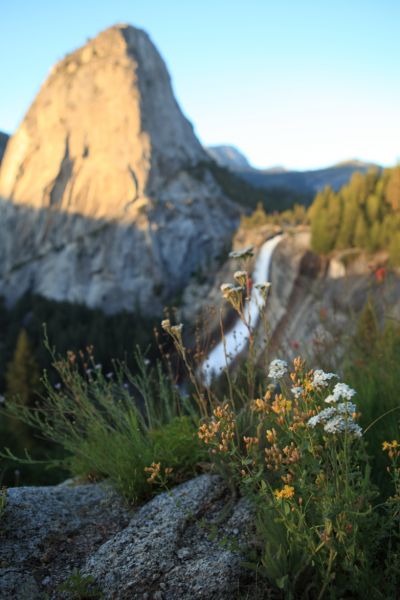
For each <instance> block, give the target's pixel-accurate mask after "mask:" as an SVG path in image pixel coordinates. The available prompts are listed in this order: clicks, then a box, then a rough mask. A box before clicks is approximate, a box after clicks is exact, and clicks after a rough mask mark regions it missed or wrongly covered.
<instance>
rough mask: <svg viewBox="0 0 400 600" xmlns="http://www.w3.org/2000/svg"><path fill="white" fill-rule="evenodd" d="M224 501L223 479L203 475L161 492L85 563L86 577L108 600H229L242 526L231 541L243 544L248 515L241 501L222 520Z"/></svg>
mask: <svg viewBox="0 0 400 600" xmlns="http://www.w3.org/2000/svg"><path fill="white" fill-rule="evenodd" d="M227 503H229V494H228V492H227V490H226V488H225V486H224V484H223V482H222V481H221V479H219V478H218V477H215V476H208V475H203V476H200V477H198V478H196V479H194V480H192V481H189V482H187V483H184V484H182V485H180V486H178V487H177V488H175V489H174V490H173V491H172V492H171V493H168V494H161V495H160V496H157V497H156V498H154V499H153V500H152V501H151V502H149V503H148V504H146V505H145V506H143V507H142V508H141V509H140V510H139V511H138V513H137V514H136V515H135V517H134V518H133V519H132V521H131V523H130V525H129V526H128V527H127V528H126V529H124V531H122V532H120V533H119V534H116V535H115V536H114V537H113V538H112V539H110V540H109V541H108V542H106V543H105V544H104V545H103V546H102V547H101V548H99V550H98V551H97V552H95V553H94V554H93V555H92V556H91V557H90V558H89V559H88V560H87V562H86V565H85V567H84V569H83V573H85V574H86V575H89V574H90V575H92V576H94V578H95V580H96V584H97V585H98V586H99V588H100V589H101V591H102V592H103V594H104V597H105V598H109V599H118V600H119V599H121V600H123V599H130V600H134V599H141V600H144V599H145V598H152V599H155V598H162V599H163V600H175V599H177V598H179V599H182V600H184V599H185V598H188V599H189V598H204V599H209V600H211V599H215V600H217V599H218V600H221V599H223V598H226V599H228V598H229V599H230V598H233V597H234V595H235V593H236V592H237V590H238V588H239V582H240V578H241V576H242V574H243V573H242V567H241V556H240V554H239V553H238V552H237V551H236V550H235V549H233V548H231V547H230V541H229V540H231V539H232V538H233V537H234V535H233V531H234V530H235V529H238V530H239V529H240V533H241V535H240V536H236V541H237V543H240V542H241V541H243V539H244V532H245V531H246V528H248V527H249V523H250V521H251V513H250V511H249V508H248V506H247V504H246V503H245V502H244V501H243V500H239V501H238V502H236V503H234V504H233V508H232V511H228V513H229V515H230V516H227V517H226V518H225V519H222V518H221V511H222V514H223V511H224V508H225V509H226V508H227ZM221 521H222V522H221ZM211 533H212V535H211ZM223 540H226V541H229V542H228V543H227V544H221V542H222V541H223Z"/></svg>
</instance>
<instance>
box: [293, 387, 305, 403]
mask: <svg viewBox="0 0 400 600" xmlns="http://www.w3.org/2000/svg"><path fill="white" fill-rule="evenodd" d="M290 391H291V392H292V394H293V396H294V397H295V398H296V400H297V398H300V396H301V395H302V393H303V392H304V389H303V388H302V387H301V386H298V387H292V389H291V390H290Z"/></svg>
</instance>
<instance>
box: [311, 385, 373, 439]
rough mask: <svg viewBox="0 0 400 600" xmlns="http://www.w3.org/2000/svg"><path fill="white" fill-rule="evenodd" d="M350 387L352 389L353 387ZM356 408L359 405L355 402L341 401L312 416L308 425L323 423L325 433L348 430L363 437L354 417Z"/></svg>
mask: <svg viewBox="0 0 400 600" xmlns="http://www.w3.org/2000/svg"><path fill="white" fill-rule="evenodd" d="M337 385H342V386H345V385H346V384H344V383H343V384H337ZM335 387H337V386H335ZM346 387H348V386H346ZM348 389H349V390H351V388H348ZM351 391H352V392H354V390H351ZM354 394H355V392H354ZM354 394H353V395H354ZM329 397H330V396H328V398H329ZM332 397H333V395H332ZM335 402H336V400H335ZM356 410H357V407H356V405H355V404H353V402H339V404H337V405H336V406H330V407H329V408H325V409H324V410H321V412H319V413H318V414H317V415H315V416H314V417H311V419H309V420H308V421H307V425H308V426H309V427H311V428H313V429H314V427H316V426H317V425H320V424H321V425H323V426H324V431H325V433H332V434H334V433H343V432H347V433H351V434H353V435H354V436H356V437H361V436H362V429H361V427H360V426H359V425H357V423H355V422H354V419H353V415H354V413H355V412H356Z"/></svg>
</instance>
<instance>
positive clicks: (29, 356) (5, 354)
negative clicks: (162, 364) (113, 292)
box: [0, 294, 158, 397]
mask: <svg viewBox="0 0 400 600" xmlns="http://www.w3.org/2000/svg"><path fill="white" fill-rule="evenodd" d="M44 324H45V326H46V331H47V335H48V338H49V341H50V343H51V345H52V346H54V347H55V348H56V349H57V353H59V354H62V355H65V353H66V352H67V351H68V350H72V351H74V352H78V351H79V350H85V348H86V347H87V346H93V347H94V354H95V357H96V361H97V362H98V363H99V364H101V365H102V369H103V370H105V372H106V371H109V370H111V366H112V364H111V363H112V360H113V359H120V360H124V361H126V362H127V364H129V366H132V362H133V352H134V349H135V347H136V345H139V346H141V348H146V347H147V346H148V345H149V344H151V342H152V340H153V339H154V338H153V327H154V326H155V324H156V323H155V321H154V320H151V319H146V318H144V317H143V315H140V314H138V313H137V312H136V313H135V314H133V313H128V312H121V313H119V314H116V315H105V314H104V313H103V312H102V311H101V310H97V309H91V308H88V307H87V306H84V305H82V304H72V303H70V302H57V301H55V300H48V299H47V298H43V297H42V296H38V295H31V294H26V295H24V296H23V297H21V298H20V299H19V300H18V301H17V303H16V304H15V305H14V306H13V307H11V308H6V305H5V303H4V300H3V299H2V298H0V332H1V335H0V394H2V395H4V394H5V393H7V391H9V392H17V393H18V394H20V395H22V396H23V397H25V394H26V392H25V391H24V390H23V389H22V388H21V386H23V381H24V380H25V379H27V380H29V387H30V390H31V393H32V391H33V388H34V387H35V386H33V385H32V381H36V382H38V379H39V378H38V373H41V372H42V371H43V369H47V370H50V371H51V364H50V356H49V353H48V352H47V350H46V348H45V347H44V344H43V338H44ZM157 324H158V321H157ZM152 352H153V353H154V352H155V350H154V348H153V350H152ZM22 372H23V373H25V375H24V376H22V375H21V373H22ZM27 373H29V374H30V375H29V376H28V374H27Z"/></svg>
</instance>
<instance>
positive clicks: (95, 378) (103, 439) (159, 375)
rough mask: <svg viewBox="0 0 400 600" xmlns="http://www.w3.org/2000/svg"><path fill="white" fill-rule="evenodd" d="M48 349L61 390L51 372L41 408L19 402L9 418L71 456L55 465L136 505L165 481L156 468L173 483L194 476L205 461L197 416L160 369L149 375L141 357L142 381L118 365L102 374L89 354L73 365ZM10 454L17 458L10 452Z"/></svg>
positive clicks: (10, 406)
mask: <svg viewBox="0 0 400 600" xmlns="http://www.w3.org/2000/svg"><path fill="white" fill-rule="evenodd" d="M47 346H48V344H47ZM48 349H49V351H50V352H51V354H52V357H53V367H54V369H55V371H56V373H57V374H58V377H59V383H58V384H56V386H55V387H54V386H53V385H52V384H51V383H50V381H49V377H48V375H47V373H45V374H44V377H43V384H44V386H45V389H46V394H45V396H44V397H43V399H42V401H41V403H40V405H37V406H36V407H34V408H30V407H27V406H26V405H25V404H24V403H21V402H19V401H18V399H13V400H9V401H7V404H6V408H5V411H6V414H7V415H8V416H12V417H17V416H18V418H19V419H21V420H22V421H23V422H24V423H26V424H28V425H30V426H31V427H33V428H34V429H36V430H37V431H39V432H40V434H41V435H42V436H44V437H45V438H46V439H47V440H51V441H52V442H55V443H56V444H58V445H60V446H61V447H62V448H63V449H64V451H65V457H64V458H61V459H59V460H53V461H49V462H50V463H52V464H53V465H54V466H58V467H62V468H65V469H67V470H68V472H69V473H70V474H71V475H73V476H86V477H90V478H92V479H101V478H108V479H109V480H110V481H111V483H112V484H113V485H114V486H115V488H116V489H117V490H118V491H119V492H120V493H121V494H122V495H123V496H124V497H125V498H126V499H127V500H129V501H131V502H132V501H134V502H137V501H139V500H140V499H142V498H144V497H146V496H148V495H149V494H150V493H151V488H150V487H149V483H148V479H150V480H151V481H150V482H151V483H158V482H159V478H155V477H153V478H151V476H149V475H148V473H147V472H146V471H145V469H146V467H149V466H150V465H152V464H157V465H159V467H158V470H159V471H160V470H161V471H160V472H163V473H164V472H165V469H167V472H168V475H169V479H171V480H172V481H174V480H182V479H184V478H185V477H188V476H189V475H190V474H193V473H194V472H195V470H196V465H197V463H198V462H199V461H200V460H201V457H202V455H204V452H203V451H202V449H201V447H200V444H199V441H198V438H197V436H196V426H197V417H196V413H195V411H194V410H193V408H192V407H191V406H190V405H189V403H188V402H185V401H183V400H181V399H180V397H179V393H178V390H177V389H176V387H175V386H174V385H173V384H172V383H171V382H170V381H169V380H168V379H167V378H166V377H165V375H164V374H163V372H162V370H161V368H160V367H159V366H158V367H157V368H156V369H155V370H152V369H150V368H149V367H148V365H147V364H146V361H145V359H144V358H143V356H142V355H141V354H140V353H138V354H137V356H136V359H137V363H138V373H137V375H135V376H134V375H132V374H131V373H130V372H129V371H128V370H127V368H126V367H125V366H124V365H122V364H120V363H116V364H115V369H114V371H113V372H110V373H108V374H107V375H104V374H103V372H102V369H101V365H98V364H96V362H95V360H94V356H93V350H92V349H91V348H88V350H87V353H86V354H84V353H81V354H80V355H76V354H75V353H72V352H70V353H69V354H68V358H67V359H63V358H60V357H56V355H55V354H54V351H53V350H51V349H50V348H49V346H48ZM80 366H82V367H83V369H84V372H83V373H82V369H81V368H80ZM6 455H7V456H8V457H9V458H10V457H12V458H16V457H14V456H13V455H12V453H11V452H10V451H8V452H7V453H6ZM26 460H27V461H28V462H31V461H32V459H31V458H30V457H29V456H27V459H26ZM168 460H170V461H171V464H169V463H168V462H167V461H168ZM171 466H172V467H173V470H172V472H171ZM164 483H165V482H164V480H163V484H164Z"/></svg>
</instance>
